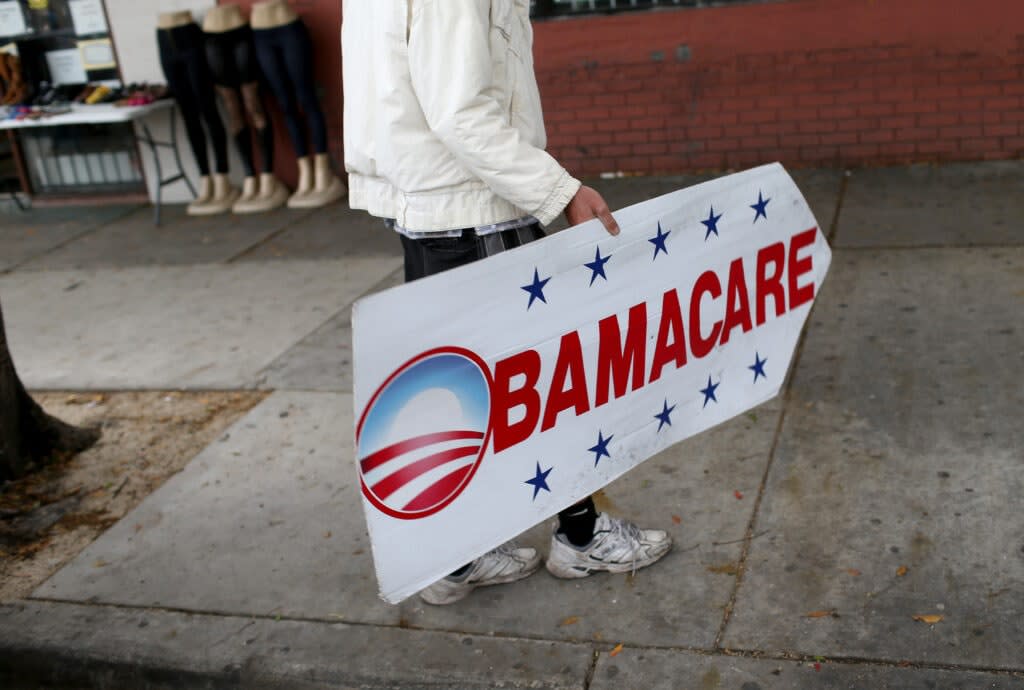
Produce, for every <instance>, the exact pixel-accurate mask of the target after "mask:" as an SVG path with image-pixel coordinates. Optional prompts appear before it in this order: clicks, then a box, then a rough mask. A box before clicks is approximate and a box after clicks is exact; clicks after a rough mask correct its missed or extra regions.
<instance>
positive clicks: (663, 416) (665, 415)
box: [654, 399, 676, 431]
mask: <svg viewBox="0 0 1024 690" xmlns="http://www.w3.org/2000/svg"><path fill="white" fill-rule="evenodd" d="M674 409H676V406H675V405H673V406H672V407H669V406H668V399H666V400H665V407H664V408H663V409H662V411H661V413H660V414H656V415H654V418H655V419H657V420H658V431H661V427H663V426H665V425H666V424H668V425H669V426H672V418H671V417H670V416H669V415H671V414H672V410H674Z"/></svg>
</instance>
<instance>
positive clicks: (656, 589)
mask: <svg viewBox="0 0 1024 690" xmlns="http://www.w3.org/2000/svg"><path fill="white" fill-rule="evenodd" d="M777 416H778V407H777V406H774V407H773V406H772V405H766V406H763V407H762V408H759V410H758V411H756V412H755V413H752V414H751V415H750V416H745V417H742V418H740V419H738V420H734V421H733V422H731V423H729V424H726V425H724V426H722V427H720V428H719V429H717V430H714V431H711V432H709V433H707V434H705V435H702V436H701V437H699V438H697V439H695V440H694V441H693V442H691V443H687V444H684V445H682V446H679V447H677V448H675V449H673V450H672V451H669V452H667V453H664V454H662V455H661V456H659V457H658V458H656V459H652V460H650V461H648V462H647V463H645V464H644V465H643V466H642V467H641V468H638V469H637V470H635V471H634V472H631V473H630V474H629V475H628V476H627V477H626V478H624V479H623V480H620V481H619V482H618V483H616V484H615V485H613V486H612V487H611V488H610V489H608V490H607V491H606V495H605V496H604V497H601V498H600V499H599V500H600V501H601V502H602V504H603V505H604V506H605V507H607V508H610V509H612V510H613V511H615V512H617V513H621V514H625V515H628V516H629V517H631V518H634V519H636V520H638V521H640V522H642V523H644V524H648V525H657V526H659V527H664V528H666V529H668V530H669V531H670V532H671V533H672V534H673V536H674V537H675V538H676V540H677V543H678V548H677V549H676V550H675V551H674V552H673V553H672V554H670V555H669V556H668V557H666V559H665V560H664V561H663V562H661V563H659V564H658V565H657V566H655V567H652V568H649V569H647V570H644V571H641V572H640V573H638V574H637V575H636V576H635V577H631V576H625V575H623V576H596V577H593V578H589V579H587V580H585V581H580V582H566V581H559V580H555V579H554V578H552V577H551V576H550V575H548V574H547V573H546V572H541V573H538V574H537V575H534V576H533V577H532V578H530V579H529V580H527V581H525V582H522V583H517V584H515V585H510V586H508V587H496V588H489V589H485V590H480V591H478V592H474V594H473V596H472V597H470V598H469V599H467V600H466V601H464V602H462V603H460V605H459V606H455V607H446V608H434V607H428V606H426V605H425V604H423V603H422V602H420V601H419V599H418V598H411V599H409V600H407V601H406V602H403V604H401V605H400V606H390V605H387V604H385V603H384V602H382V601H381V600H379V599H378V598H377V594H376V593H377V585H376V579H375V576H374V574H373V564H372V560H371V555H370V550H369V548H368V544H367V541H366V536H365V530H366V528H365V521H364V517H363V512H362V504H361V500H360V498H359V493H358V479H357V475H356V473H355V472H354V471H353V467H352V452H353V450H352V448H353V442H352V426H353V425H352V410H351V396H349V395H346V394H331V393H298V392H278V393H275V394H273V395H272V396H271V397H270V398H268V399H267V400H266V401H264V402H263V403H261V404H260V405H259V406H258V407H257V408H255V409H254V410H252V411H251V412H250V413H249V415H248V416H247V417H245V418H243V420H241V421H240V422H239V423H237V424H236V425H235V426H234V427H233V428H232V429H230V430H229V432H228V434H227V435H226V436H225V438H224V439H222V440H221V441H220V442H217V443H214V444H212V445H211V446H210V447H208V448H207V449H206V450H205V451H204V452H203V453H201V454H200V455H199V456H198V457H197V458H196V459H195V460H193V461H192V462H191V463H190V464H189V465H188V467H187V468H186V469H185V470H184V471H183V472H182V473H181V474H180V475H178V476H176V477H175V478H174V479H172V480H171V481H169V482H168V483H167V484H166V485H165V486H164V487H162V488H161V489H160V490H158V491H157V492H156V493H154V494H153V495H152V496H150V497H149V498H148V499H147V500H146V501H144V502H143V503H142V504H141V505H140V506H139V507H138V508H137V509H136V510H135V511H134V512H133V513H131V514H129V515H128V516H126V517H125V518H124V519H123V520H122V521H121V522H120V523H118V524H117V525H115V526H114V527H113V528H111V529H110V530H109V531H108V532H107V533H106V534H104V535H103V536H102V537H101V538H100V539H98V540H97V541H96V542H95V543H93V544H92V545H91V546H90V547H88V548H87V549H86V550H85V551H83V552H82V554H81V555H80V556H79V557H78V558H77V559H76V560H75V561H73V562H72V563H71V564H70V565H69V566H67V567H65V568H64V569H63V570H61V571H60V572H58V573H57V574H56V575H55V576H54V577H53V578H51V579H50V580H49V581H48V582H47V583H45V584H44V585H43V586H42V587H40V588H39V589H38V590H37V591H36V592H35V593H34V596H36V597H44V598H47V599H60V600H67V601H78V602H94V603H105V604H118V605H132V606H154V607H164V608H174V609H184V610H190V611H213V612H219V613H224V614H231V615H264V616H266V615H281V616H283V617H299V618H304V619H321V620H328V621H333V620H340V621H344V622H350V623H376V624H381V623H384V624H397V623H398V622H399V621H402V622H403V624H405V625H409V626H412V627H415V628H421V629H440V630H459V631H464V632H475V633H481V634H492V633H495V632H497V633H500V634H504V635H512V636H516V637H529V638H545V639H561V640H567V641H572V640H582V641H589V640H592V639H594V638H595V636H597V637H599V638H601V639H615V638H621V639H625V640H629V641H631V642H633V643H637V644H639V643H657V644H666V645H667V644H688V645H710V644H711V643H712V642H713V640H714V637H715V635H716V633H717V631H718V628H719V626H720V624H721V619H722V607H723V606H724V605H725V604H726V602H727V601H728V600H729V597H730V596H731V594H732V591H733V587H734V584H735V562H736V560H737V559H738V558H739V554H740V548H741V543H740V542H741V541H742V538H743V536H744V532H745V530H746V526H747V523H748V521H749V518H750V511H751V510H752V506H753V500H752V498H753V496H754V495H755V494H756V492H757V486H758V483H759V482H760V480H761V477H762V475H763V472H764V463H765V458H766V455H767V450H768V447H769V445H770V443H771V438H772V435H773V431H774V429H775V427H776V424H777ZM736 491H740V492H742V494H743V495H744V499H743V500H739V499H737V498H736V494H735V492H736ZM673 516H676V518H675V519H673ZM676 520H678V521H679V524H677V523H676ZM549 530H550V527H549V526H547V525H540V526H538V527H537V528H536V529H534V530H532V531H531V532H530V534H528V535H527V537H526V539H525V541H526V542H527V543H531V544H533V545H535V546H537V547H538V548H541V549H542V550H543V552H545V553H546V551H547V546H548V544H547V540H548V539H549V538H550V531H549ZM666 602H671V604H670V605H666ZM570 617H575V618H576V619H577V620H576V621H575V622H570V623H566V622H565V621H566V620H567V619H569V618H570Z"/></svg>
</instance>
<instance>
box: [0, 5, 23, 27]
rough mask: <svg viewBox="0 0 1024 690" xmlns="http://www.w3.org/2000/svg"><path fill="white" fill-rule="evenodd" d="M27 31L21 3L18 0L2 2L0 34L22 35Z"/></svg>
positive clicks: (0, 8) (0, 7)
mask: <svg viewBox="0 0 1024 690" xmlns="http://www.w3.org/2000/svg"><path fill="white" fill-rule="evenodd" d="M26 31H28V27H27V26H26V25H25V13H24V12H22V10H21V4H20V3H19V2H17V0H13V1H12V0H7V1H6V2H0V36H20V35H22V34H23V33H25V32H26Z"/></svg>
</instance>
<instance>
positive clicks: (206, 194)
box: [188, 175, 213, 216]
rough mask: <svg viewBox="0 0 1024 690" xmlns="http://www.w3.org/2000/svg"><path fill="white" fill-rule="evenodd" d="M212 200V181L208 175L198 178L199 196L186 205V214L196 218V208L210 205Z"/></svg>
mask: <svg viewBox="0 0 1024 690" xmlns="http://www.w3.org/2000/svg"><path fill="white" fill-rule="evenodd" d="M212 198H213V180H211V179H210V176H209V175H203V176H202V177H200V178H199V194H197V195H196V198H195V199H194V200H193V201H192V203H191V204H189V205H188V214H189V215H190V216H198V215H201V214H200V213H197V212H196V208H198V207H201V206H205V205H206V204H208V203H210V199H212Z"/></svg>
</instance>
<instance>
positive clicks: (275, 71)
mask: <svg viewBox="0 0 1024 690" xmlns="http://www.w3.org/2000/svg"><path fill="white" fill-rule="evenodd" d="M252 37H253V41H255V43H256V58H257V59H258V60H259V63H260V67H262V68H263V74H264V76H266V78H267V83H268V84H269V85H270V89H271V90H272V91H273V92H274V98H275V99H277V104H278V105H279V106H281V112H282V113H284V122H285V125H287V127H288V136H289V138H291V140H292V146H293V147H294V148H295V155H296V156H298V157H299V158H302V157H304V156H307V155H308V154H309V149H308V147H307V146H306V136H305V127H304V124H303V122H302V119H301V118H300V117H299V108H298V107H297V106H301V107H302V112H303V113H305V115H306V122H308V123H309V136H310V138H311V139H312V142H313V153H326V152H327V121H326V120H325V119H324V113H323V111H322V110H321V109H320V102H319V100H317V97H316V87H315V86H314V84H313V44H312V42H311V41H310V39H309V32H308V31H307V29H306V25H305V24H303V23H302V20H301V19H296V20H295V21H294V22H291V23H290V24H285V25H283V26H275V27H273V28H271V29H253V32H252Z"/></svg>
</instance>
